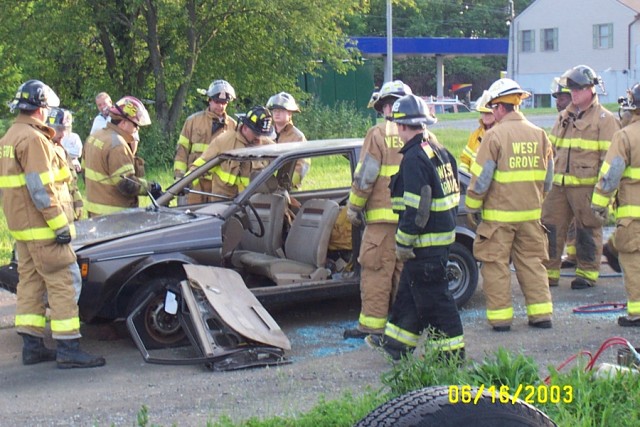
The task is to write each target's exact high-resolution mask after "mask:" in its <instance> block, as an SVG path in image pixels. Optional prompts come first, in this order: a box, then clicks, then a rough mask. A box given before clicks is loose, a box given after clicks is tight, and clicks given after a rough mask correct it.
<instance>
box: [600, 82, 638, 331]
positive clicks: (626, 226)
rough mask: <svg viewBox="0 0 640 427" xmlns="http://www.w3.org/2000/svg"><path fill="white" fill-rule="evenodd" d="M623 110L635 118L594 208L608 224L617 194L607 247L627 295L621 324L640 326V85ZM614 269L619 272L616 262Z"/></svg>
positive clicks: (618, 142) (611, 157)
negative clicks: (613, 252) (620, 272)
mask: <svg viewBox="0 0 640 427" xmlns="http://www.w3.org/2000/svg"><path fill="white" fill-rule="evenodd" d="M622 108H624V109H626V110H627V111H630V112H631V113H632V117H631V120H630V123H629V124H628V125H627V126H625V127H624V128H622V129H621V130H619V131H617V132H616V133H614V134H613V139H612V141H611V146H610V147H609V150H608V151H607V155H606V157H605V159H604V162H603V163H602V167H601V168H600V174H599V176H598V183H597V184H596V186H595V190H594V192H593V197H592V200H591V208H592V210H593V213H594V215H595V216H596V217H597V218H600V220H601V221H602V223H604V222H606V221H607V220H608V219H609V202H610V201H611V198H612V197H613V196H614V195H615V198H616V210H615V214H616V230H615V234H614V236H613V237H614V239H612V240H611V241H609V242H608V243H607V246H609V245H614V246H613V250H614V251H616V252H617V259H618V260H619V262H620V266H621V267H622V271H623V274H624V285H625V290H626V292H627V315H626V316H621V317H619V318H618V325H620V326H640V237H639V236H640V179H638V177H639V176H640V175H639V174H640V84H635V85H634V86H633V87H632V88H631V89H629V91H628V94H627V102H626V103H625V105H624V106H623V107H622ZM616 190H617V195H616ZM614 242H615V243H614ZM610 256H611V255H610ZM610 256H607V259H608V260H609V258H610ZM611 263H612V262H611V261H610V264H611ZM612 267H613V268H614V269H615V263H613V265H612Z"/></svg>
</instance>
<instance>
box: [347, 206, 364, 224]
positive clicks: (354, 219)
mask: <svg viewBox="0 0 640 427" xmlns="http://www.w3.org/2000/svg"><path fill="white" fill-rule="evenodd" d="M361 212H362V211H360V210H358V209H354V208H353V206H351V205H349V207H348V208H347V219H348V220H349V222H350V223H351V225H353V226H354V227H359V226H360V225H362V220H361V219H360V214H361Z"/></svg>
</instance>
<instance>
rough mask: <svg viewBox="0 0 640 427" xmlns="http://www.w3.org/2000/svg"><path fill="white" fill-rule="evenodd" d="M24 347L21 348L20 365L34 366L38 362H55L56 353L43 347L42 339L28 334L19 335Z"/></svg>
mask: <svg viewBox="0 0 640 427" xmlns="http://www.w3.org/2000/svg"><path fill="white" fill-rule="evenodd" d="M20 335H21V336H22V340H23V341H24V345H23V346H22V364H23V365H34V364H36V363H40V362H52V361H54V360H56V351H55V350H50V349H48V348H47V347H45V346H44V341H42V338H40V337H35V336H33V335H29V334H20Z"/></svg>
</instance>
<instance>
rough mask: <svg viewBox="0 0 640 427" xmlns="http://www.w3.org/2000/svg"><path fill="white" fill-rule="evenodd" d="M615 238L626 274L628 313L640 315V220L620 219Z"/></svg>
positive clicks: (624, 273) (625, 285)
mask: <svg viewBox="0 0 640 427" xmlns="http://www.w3.org/2000/svg"><path fill="white" fill-rule="evenodd" d="M614 240H615V245H616V249H617V250H618V259H619V260H620V266H621V267H622V272H623V275H624V287H625V290H626V292H627V313H628V314H629V316H640V221H639V220H632V219H622V220H619V221H618V226H617V227H616V233H615V239H614Z"/></svg>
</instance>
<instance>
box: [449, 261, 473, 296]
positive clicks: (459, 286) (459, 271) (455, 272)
mask: <svg viewBox="0 0 640 427" xmlns="http://www.w3.org/2000/svg"><path fill="white" fill-rule="evenodd" d="M469 276H470V273H469V268H468V267H467V266H466V264H465V263H464V260H463V259H462V257H460V256H458V255H457V254H455V253H451V254H449V261H448V262H447V277H448V278H449V291H451V294H452V295H453V298H454V299H456V300H457V299H458V298H459V297H460V296H462V295H463V294H464V293H465V291H466V289H467V288H468V287H469Z"/></svg>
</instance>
